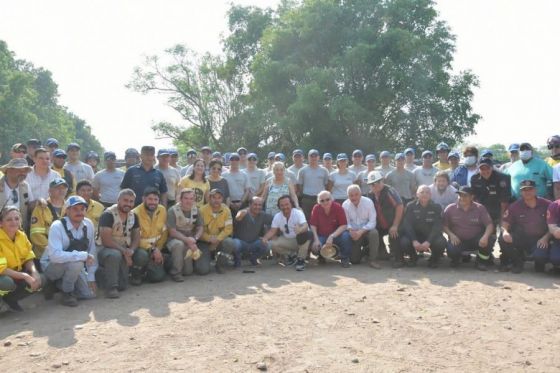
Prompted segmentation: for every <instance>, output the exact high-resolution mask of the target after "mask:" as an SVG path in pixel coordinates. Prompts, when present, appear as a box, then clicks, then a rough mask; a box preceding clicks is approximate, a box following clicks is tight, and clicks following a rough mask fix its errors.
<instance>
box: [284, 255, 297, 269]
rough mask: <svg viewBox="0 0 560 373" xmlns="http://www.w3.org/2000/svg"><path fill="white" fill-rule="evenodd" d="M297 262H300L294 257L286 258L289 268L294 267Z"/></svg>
mask: <svg viewBox="0 0 560 373" xmlns="http://www.w3.org/2000/svg"><path fill="white" fill-rule="evenodd" d="M297 262H298V259H297V257H296V256H294V255H288V257H287V258H286V265H287V266H293V265H294V264H296V263H297Z"/></svg>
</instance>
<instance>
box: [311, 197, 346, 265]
mask: <svg viewBox="0 0 560 373" xmlns="http://www.w3.org/2000/svg"><path fill="white" fill-rule="evenodd" d="M309 223H310V224H311V232H312V233H313V238H314V241H313V245H312V246H311V250H312V251H313V252H314V253H315V254H318V255H320V254H319V251H320V249H321V247H323V245H333V244H334V245H336V246H338V247H339V248H340V253H339V255H340V264H341V265H342V267H343V268H349V267H350V266H351V263H350V255H351V254H352V239H351V238H350V234H349V233H348V231H347V230H346V228H347V221H346V213H345V212H344V209H343V208H342V206H341V205H340V204H339V203H338V202H335V201H334V200H333V198H332V196H331V193H330V192H329V191H326V190H324V191H322V192H320V193H319V194H318V195H317V204H316V205H315V207H313V211H312V212H311V220H310V221H309Z"/></svg>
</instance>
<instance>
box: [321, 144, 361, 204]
mask: <svg viewBox="0 0 560 373" xmlns="http://www.w3.org/2000/svg"><path fill="white" fill-rule="evenodd" d="M336 166H337V170H336V171H335V172H333V173H332V174H330V175H329V182H328V184H327V190H328V191H329V192H331V193H332V196H333V198H334V199H335V201H337V202H338V203H339V204H342V203H343V202H344V201H345V200H346V190H347V189H348V186H350V185H352V184H357V180H356V179H357V178H356V174H355V173H353V172H352V171H349V170H348V156H347V155H346V153H340V154H338V155H337V156H336Z"/></svg>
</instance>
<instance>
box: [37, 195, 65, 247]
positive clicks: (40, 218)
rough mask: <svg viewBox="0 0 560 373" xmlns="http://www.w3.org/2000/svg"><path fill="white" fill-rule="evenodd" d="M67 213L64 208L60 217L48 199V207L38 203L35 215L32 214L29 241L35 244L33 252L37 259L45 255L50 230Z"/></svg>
mask: <svg viewBox="0 0 560 373" xmlns="http://www.w3.org/2000/svg"><path fill="white" fill-rule="evenodd" d="M65 213H66V211H65V209H64V207H62V210H61V213H60V215H58V214H57V213H56V210H55V208H54V206H53V205H52V203H51V200H50V198H49V199H47V204H46V205H42V204H40V203H38V204H37V206H35V209H33V213H32V214H31V225H30V230H29V239H30V240H31V243H32V244H33V251H34V252H35V255H36V256H37V258H40V257H41V256H42V255H43V252H44V251H45V248H46V247H47V243H48V239H49V230H50V227H51V225H52V223H53V222H54V221H56V220H58V219H59V218H60V217H61V216H64V214H65Z"/></svg>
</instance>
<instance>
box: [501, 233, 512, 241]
mask: <svg viewBox="0 0 560 373" xmlns="http://www.w3.org/2000/svg"><path fill="white" fill-rule="evenodd" d="M502 237H503V239H504V242H506V243H512V242H513V237H511V234H509V232H507V231H504V234H503V235H502Z"/></svg>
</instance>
